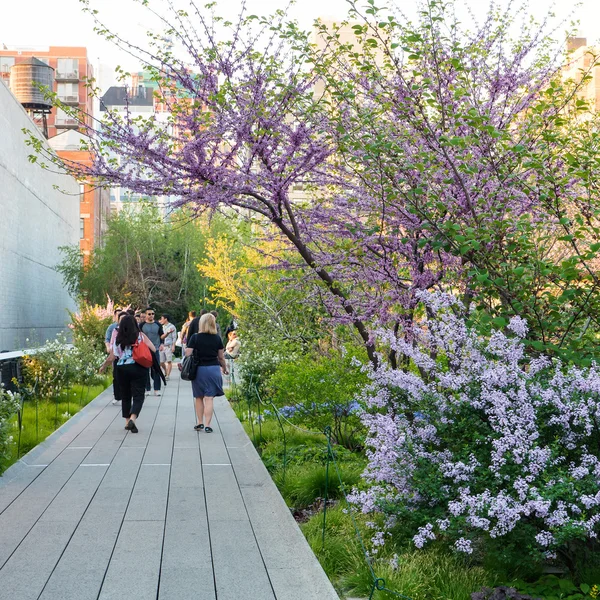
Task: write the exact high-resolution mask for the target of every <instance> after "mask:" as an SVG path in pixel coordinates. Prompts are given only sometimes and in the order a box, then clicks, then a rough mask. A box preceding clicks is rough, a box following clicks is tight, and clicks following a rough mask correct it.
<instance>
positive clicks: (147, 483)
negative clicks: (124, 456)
mask: <svg viewBox="0 0 600 600" xmlns="http://www.w3.org/2000/svg"><path fill="white" fill-rule="evenodd" d="M145 460H146V457H145V456H144V461H145ZM170 468H171V467H170V465H147V464H145V463H142V466H141V467H140V473H139V475H138V478H137V481H136V482H135V487H134V488H133V494H132V496H131V502H130V503H129V508H128V509H127V513H126V514H125V520H126V521H146V522H148V521H164V520H165V516H166V512H167V497H168V492H169V471H170ZM142 526H143V525H142Z"/></svg>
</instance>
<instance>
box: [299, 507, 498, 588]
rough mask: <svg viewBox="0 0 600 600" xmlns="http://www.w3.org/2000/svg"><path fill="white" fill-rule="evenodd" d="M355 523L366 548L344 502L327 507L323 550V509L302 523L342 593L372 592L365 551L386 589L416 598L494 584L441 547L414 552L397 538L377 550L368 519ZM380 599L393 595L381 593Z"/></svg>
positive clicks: (492, 579) (486, 573)
mask: <svg viewBox="0 0 600 600" xmlns="http://www.w3.org/2000/svg"><path fill="white" fill-rule="evenodd" d="M356 525H357V527H358V532H359V534H360V536H361V538H362V539H363V542H364V544H365V546H364V548H363V546H362V545H361V542H360V541H359V537H358V535H357V532H356V529H355V526H354V524H353V522H352V519H351V517H350V515H349V514H348V513H347V512H346V511H345V509H344V506H343V505H342V504H340V505H338V506H336V507H334V508H331V509H329V510H328V511H327V528H326V532H325V547H324V548H323V545H322V526H323V515H322V513H318V514H316V515H315V516H314V517H312V518H311V519H310V520H309V521H308V522H307V523H305V524H303V525H302V526H301V527H302V531H303V533H304V535H305V536H306V539H307V540H308V543H309V544H310V546H311V547H312V549H313V550H314V552H315V554H316V555H317V557H318V559H319V561H320V562H321V565H322V567H323V569H324V570H325V572H326V573H327V575H328V576H329V578H330V579H331V580H332V581H333V583H334V585H335V586H336V587H337V588H338V590H340V591H341V592H342V593H345V594H348V595H352V596H360V597H368V596H369V594H370V592H371V589H372V584H373V576H372V573H371V571H370V569H369V567H368V562H367V559H366V557H365V551H368V552H370V554H371V564H372V567H373V571H374V572H375V574H376V575H377V577H381V578H383V579H384V580H385V582H386V587H387V588H388V589H389V590H393V591H396V592H398V593H401V594H404V595H406V596H408V597H409V598H412V599H413V600H470V597H471V593H472V592H474V591H476V590H478V589H480V588H481V587H482V586H484V585H495V583H496V577H495V576H494V574H493V573H492V572H489V571H487V570H485V569H483V568H481V567H477V566H474V565H471V564H469V563H468V562H466V561H465V560H463V559H462V558H460V557H458V556H456V555H453V554H450V553H448V552H447V551H443V550H442V549H440V548H430V549H427V550H425V551H423V552H412V551H409V550H405V549H403V548H402V547H397V546H396V545H394V544H393V543H392V542H393V541H387V542H386V544H385V545H384V546H383V547H379V548H373V547H372V544H371V542H370V540H369V537H370V529H369V528H368V527H367V526H366V524H365V519H364V518H363V517H360V516H358V517H357V519H356ZM376 597H377V598H394V597H395V596H393V595H392V594H386V593H385V592H378V593H377V595H376Z"/></svg>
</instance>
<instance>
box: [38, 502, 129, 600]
mask: <svg viewBox="0 0 600 600" xmlns="http://www.w3.org/2000/svg"><path fill="white" fill-rule="evenodd" d="M121 518H122V514H121V516H119V515H118V514H117V513H115V515H111V514H107V515H106V517H105V518H104V519H103V520H102V525H101V526H99V524H98V521H97V520H96V519H85V518H84V520H83V521H82V523H81V524H80V525H79V527H78V528H77V530H76V531H75V533H74V535H73V537H72V539H71V541H70V542H69V544H68V546H67V548H66V550H65V552H64V554H63V555H62V557H61V559H60V561H59V563H58V565H57V566H56V568H55V569H54V572H53V573H52V576H51V577H50V579H49V580H48V582H47V584H46V587H45V588H44V591H43V593H42V595H41V596H40V600H96V598H98V593H99V592H100V588H101V586H102V580H103V579H104V574H105V572H106V567H107V565H108V563H109V561H110V556H111V553H112V551H113V548H114V545H115V541H116V539H117V535H118V534H119V529H120V528H121Z"/></svg>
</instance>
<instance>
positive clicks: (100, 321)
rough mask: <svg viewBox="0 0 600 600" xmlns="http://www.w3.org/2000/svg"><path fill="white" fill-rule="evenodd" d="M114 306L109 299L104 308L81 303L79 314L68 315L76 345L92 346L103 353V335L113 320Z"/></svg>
mask: <svg viewBox="0 0 600 600" xmlns="http://www.w3.org/2000/svg"><path fill="white" fill-rule="evenodd" d="M113 310H114V305H113V302H112V300H111V299H110V298H109V299H108V303H107V305H106V307H103V306H99V305H97V304H96V305H94V306H91V305H88V304H85V303H82V305H81V307H80V312H79V313H71V312H70V313H69V314H70V316H71V323H70V324H69V327H70V328H71V330H72V331H73V340H74V342H75V344H76V345H90V344H91V345H92V346H93V347H94V348H96V350H98V351H101V352H104V351H105V347H104V335H105V333H106V329H107V327H108V326H109V325H110V324H111V323H112V320H113Z"/></svg>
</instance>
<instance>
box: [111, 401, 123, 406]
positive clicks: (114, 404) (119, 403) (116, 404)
mask: <svg viewBox="0 0 600 600" xmlns="http://www.w3.org/2000/svg"><path fill="white" fill-rule="evenodd" d="M111 404H112V405H113V406H121V401H120V400H113V401H112V402H111Z"/></svg>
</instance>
